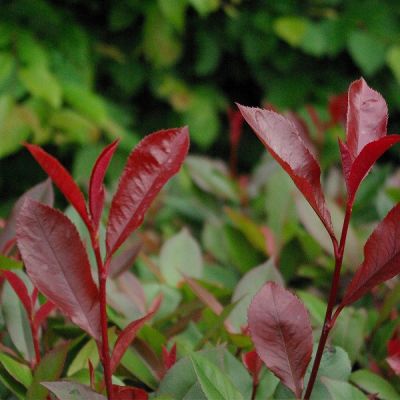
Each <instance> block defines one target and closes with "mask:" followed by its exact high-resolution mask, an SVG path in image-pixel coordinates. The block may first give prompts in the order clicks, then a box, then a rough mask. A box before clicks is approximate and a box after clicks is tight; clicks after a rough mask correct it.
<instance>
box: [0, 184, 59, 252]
mask: <svg viewBox="0 0 400 400" xmlns="http://www.w3.org/2000/svg"><path fill="white" fill-rule="evenodd" d="M27 198H30V199H33V200H37V201H40V202H41V203H44V204H48V205H49V206H52V205H53V202H54V192H53V187H52V185H51V181H50V179H46V180H45V181H44V182H41V183H39V184H37V185H35V186H34V187H32V188H31V189H29V190H28V191H27V192H26V193H24V194H23V195H22V196H21V197H20V198H19V199H18V201H17V202H16V203H15V205H14V207H13V210H12V212H11V215H10V217H9V218H8V220H7V223H6V226H5V227H4V228H3V229H2V231H1V232H0V253H3V252H5V247H7V243H9V242H10V241H11V240H13V239H14V238H15V223H16V221H17V216H18V213H19V210H20V209H21V207H22V204H23V203H24V201H25V199H27Z"/></svg>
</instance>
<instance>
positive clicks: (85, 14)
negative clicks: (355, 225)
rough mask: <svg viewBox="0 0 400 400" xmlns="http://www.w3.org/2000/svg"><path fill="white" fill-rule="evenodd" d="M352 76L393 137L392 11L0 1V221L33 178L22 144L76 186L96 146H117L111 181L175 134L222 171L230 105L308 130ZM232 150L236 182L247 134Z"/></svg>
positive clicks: (392, 7) (396, 9) (355, 6)
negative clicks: (54, 162)
mask: <svg viewBox="0 0 400 400" xmlns="http://www.w3.org/2000/svg"><path fill="white" fill-rule="evenodd" d="M360 76H363V77H364V78H365V79H366V80H367V82H368V84H369V85H370V86H371V87H373V88H375V89H377V90H379V91H380V92H381V93H382V94H383V96H384V97H385V99H386V100H387V102H388V105H389V113H390V125H389V127H390V129H389V132H391V133H394V132H396V133H397V132H398V131H399V129H398V128H399V127H400V112H399V111H400V93H399V88H400V86H399V85H400V3H399V2H398V1H395V0H393V1H390V0H386V1H376V0H365V1H363V2H362V4H361V3H360V1H356V0H346V1H343V0H310V1H303V2H299V1H294V0H280V1H267V0H251V1H246V0H146V1H140V0H118V1H97V0H86V1H80V0H57V1H50V0H11V1H7V0H3V1H2V2H0V198H1V205H0V216H1V215H5V214H6V213H7V211H8V210H9V208H10V204H11V200H12V199H13V198H15V197H16V196H17V195H20V194H21V193H22V192H23V191H24V190H25V189H27V188H28V187H30V186H31V185H32V184H33V183H34V182H37V181H38V179H39V178H36V176H38V175H40V174H41V172H40V170H39V167H37V166H36V165H35V163H34V161H33V160H32V159H31V158H30V156H28V154H27V152H26V151H24V150H23V149H22V147H21V143H22V142H23V141H29V142H34V143H37V144H40V145H42V146H45V148H46V149H47V150H48V151H50V152H52V153H53V154H55V155H56V156H57V157H59V158H60V159H61V161H62V162H63V163H64V164H65V165H66V166H67V167H68V168H69V169H71V170H72V172H73V174H74V177H75V178H76V179H78V181H80V182H81V183H82V182H85V180H86V178H87V174H88V173H89V170H90V168H89V166H90V165H91V163H92V162H93V161H94V159H95V157H96V155H97V154H98V152H99V151H100V149H101V148H102V146H103V145H104V143H109V142H110V141H112V140H113V139H114V138H116V137H121V138H122V142H121V146H120V148H121V150H120V153H119V156H117V158H116V161H115V162H114V164H113V165H114V167H113V168H115V169H116V170H118V168H120V166H121V165H122V162H123V161H124V160H125V158H126V155H127V153H128V152H129V151H130V150H131V149H132V147H133V146H134V144H135V143H137V141H138V140H139V139H140V138H141V137H142V136H144V135H145V134H148V133H150V132H152V131H155V130H158V129H162V128H168V127H174V126H181V125H185V124H187V125H189V127H190V132H191V139H192V148H191V151H192V153H203V154H207V155H209V156H212V157H218V158H222V159H225V160H228V158H229V140H230V139H229V137H230V135H229V132H231V134H232V123H234V122H233V119H232V118H234V117H233V116H232V113H229V109H233V108H234V107H235V106H234V102H240V103H243V104H246V105H254V106H260V105H263V106H268V107H273V108H274V109H276V110H278V111H285V110H295V111H296V112H298V115H300V116H302V118H304V120H305V121H306V122H307V121H310V120H311V122H312V120H314V121H313V124H312V125H313V126H314V128H315V126H317V125H318V120H319V121H320V122H321V121H322V122H323V121H325V120H327V119H328V101H329V99H330V98H332V96H333V95H337V94H339V93H342V92H344V91H346V90H347V88H348V85H349V84H350V82H351V81H353V80H355V79H358V78H359V77H360ZM309 105H312V108H310V107H308V106H309ZM229 116H230V118H229ZM315 118H317V124H316V123H315V122H316V120H315ZM229 122H231V126H230V124H229ZM314 131H315V129H314V130H313V129H311V135H313V134H315V132H314ZM336 136H337V132H335V134H334V138H333V139H332V141H331V142H332V143H334V145H335V146H336ZM241 140H242V145H241V146H240V150H239V152H238V168H239V170H240V171H248V170H250V169H251V168H252V167H253V166H254V164H255V162H256V161H257V160H258V158H259V156H260V154H261V153H262V152H263V151H264V150H263V148H262V146H260V144H259V143H258V141H257V140H256V139H255V138H254V137H253V135H250V133H248V132H247V131H246V134H245V135H243V137H242V139H241ZM327 143H329V141H328V142H327ZM328 150H329V146H328ZM396 152H398V150H397V151H396V150H395V151H394V152H392V153H391V154H392V155H391V156H390V157H391V158H393V160H395V161H397V155H396ZM328 153H329V152H328ZM335 157H336V156H335ZM329 159H330V158H329V157H328V161H326V163H328V164H329ZM326 163H325V164H326ZM111 173H112V172H111ZM40 176H42V175H40ZM43 176H44V175H43Z"/></svg>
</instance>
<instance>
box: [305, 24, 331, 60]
mask: <svg viewBox="0 0 400 400" xmlns="http://www.w3.org/2000/svg"><path fill="white" fill-rule="evenodd" d="M328 45H329V43H328V35H327V32H326V29H325V26H324V25H323V24H322V23H309V24H308V25H307V29H306V31H305V33H304V36H303V39H302V42H301V48H302V49H303V50H304V52H306V53H307V54H311V55H312V56H316V57H321V56H322V55H324V54H325V53H326V51H327V49H328Z"/></svg>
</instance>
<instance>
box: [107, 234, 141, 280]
mask: <svg viewBox="0 0 400 400" xmlns="http://www.w3.org/2000/svg"><path fill="white" fill-rule="evenodd" d="M142 246H143V242H142V241H140V240H138V241H135V242H134V243H132V244H131V245H130V246H129V247H128V248H127V249H124V250H123V251H122V252H121V253H120V254H117V255H116V256H115V257H113V258H112V260H111V263H110V267H109V272H110V277H111V278H117V277H118V276H120V275H121V274H123V273H124V272H125V271H126V270H128V269H129V268H131V267H132V265H133V263H134V261H135V260H136V258H137V256H138V255H139V253H140V250H141V249H142Z"/></svg>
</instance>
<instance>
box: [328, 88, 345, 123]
mask: <svg viewBox="0 0 400 400" xmlns="http://www.w3.org/2000/svg"><path fill="white" fill-rule="evenodd" d="M347 98H348V96H347V93H340V94H338V95H336V96H332V97H331V98H330V99H329V114H330V115H331V121H332V122H333V123H334V124H337V123H340V124H342V125H343V126H345V125H346V118H347V103H348V100H347Z"/></svg>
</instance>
